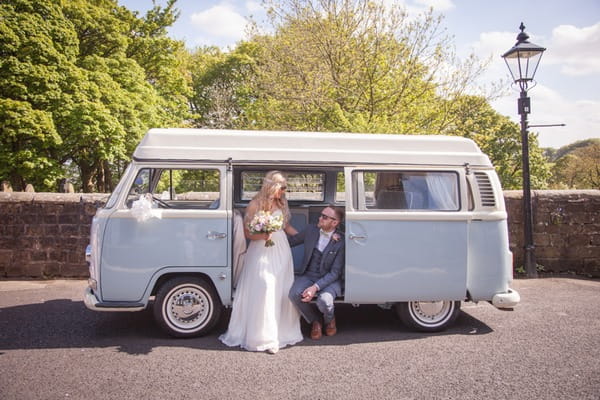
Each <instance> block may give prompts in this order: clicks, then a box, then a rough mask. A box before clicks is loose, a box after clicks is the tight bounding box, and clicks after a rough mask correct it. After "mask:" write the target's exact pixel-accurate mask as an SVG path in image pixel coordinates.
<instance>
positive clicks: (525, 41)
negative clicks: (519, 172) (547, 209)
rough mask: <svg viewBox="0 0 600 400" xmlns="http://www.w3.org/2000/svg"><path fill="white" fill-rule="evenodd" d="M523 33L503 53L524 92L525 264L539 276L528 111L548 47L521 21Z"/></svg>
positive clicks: (521, 109)
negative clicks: (538, 42)
mask: <svg viewBox="0 0 600 400" xmlns="http://www.w3.org/2000/svg"><path fill="white" fill-rule="evenodd" d="M519 29H521V32H520V33H519V35H518V36H517V43H516V44H515V45H514V46H513V48H511V49H510V50H508V51H507V52H506V53H504V54H503V55H502V58H504V61H505V62H506V65H507V66H508V69H509V71H510V73H511V75H512V78H513V81H514V82H515V83H516V84H518V85H519V89H520V90H521V95H520V97H519V101H518V103H517V104H518V109H519V114H520V115H521V146H522V159H523V219H524V225H525V232H524V244H523V249H524V264H525V271H526V273H527V277H528V278H537V269H536V264H535V245H534V244H533V215H532V212H531V188H530V178H529V133H528V132H527V114H529V113H530V111H531V104H530V100H529V97H527V88H528V87H529V86H530V85H531V87H533V86H535V81H534V80H533V77H534V76H535V72H536V71H537V68H538V64H539V63H540V59H541V58H542V53H543V52H544V51H545V50H546V49H545V48H544V47H541V46H538V45H536V44H533V43H530V42H529V35H528V34H527V33H525V25H523V23H522V22H521V26H519Z"/></svg>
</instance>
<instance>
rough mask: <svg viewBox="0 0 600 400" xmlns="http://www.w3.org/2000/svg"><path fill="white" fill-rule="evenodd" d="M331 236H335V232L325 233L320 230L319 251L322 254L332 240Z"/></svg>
mask: <svg viewBox="0 0 600 400" xmlns="http://www.w3.org/2000/svg"><path fill="white" fill-rule="evenodd" d="M331 235H333V231H331V232H325V231H324V230H323V229H320V235H319V243H317V249H319V251H320V252H323V250H325V247H327V244H328V243H329V241H330V240H331Z"/></svg>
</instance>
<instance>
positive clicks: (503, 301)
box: [492, 289, 521, 309]
mask: <svg viewBox="0 0 600 400" xmlns="http://www.w3.org/2000/svg"><path fill="white" fill-rule="evenodd" d="M520 301H521V296H519V292H517V291H516V290H513V289H508V291H507V292H506V293H496V294H495V295H494V297H492V305H493V306H494V307H496V308H500V309H507V308H508V309H510V308H513V307H515V306H516V305H517V304H519V302H520Z"/></svg>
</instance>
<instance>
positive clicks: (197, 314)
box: [164, 285, 212, 331]
mask: <svg viewBox="0 0 600 400" xmlns="http://www.w3.org/2000/svg"><path fill="white" fill-rule="evenodd" d="M167 299H168V301H167V304H165V308H164V312H165V313H166V317H167V318H166V319H167V320H168V321H169V322H170V323H171V325H173V327H174V328H176V329H179V330H185V331H189V330H191V329H198V328H200V327H202V326H203V325H204V324H205V323H206V322H207V320H208V317H209V314H210V310H211V307H212V303H211V301H210V297H209V296H208V294H207V293H206V292H205V291H204V290H203V289H202V288H200V287H197V286H190V285H185V286H180V287H177V288H175V289H173V290H172V291H171V293H170V294H169V296H168V297H167Z"/></svg>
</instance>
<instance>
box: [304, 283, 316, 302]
mask: <svg viewBox="0 0 600 400" xmlns="http://www.w3.org/2000/svg"><path fill="white" fill-rule="evenodd" d="M316 294H317V287H316V286H315V285H312V286H309V287H307V288H306V289H304V292H302V301H303V302H305V303H308V302H309V301H311V300H312V298H313V297H315V295H316Z"/></svg>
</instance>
